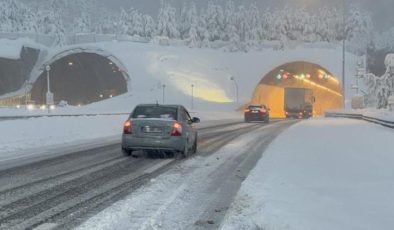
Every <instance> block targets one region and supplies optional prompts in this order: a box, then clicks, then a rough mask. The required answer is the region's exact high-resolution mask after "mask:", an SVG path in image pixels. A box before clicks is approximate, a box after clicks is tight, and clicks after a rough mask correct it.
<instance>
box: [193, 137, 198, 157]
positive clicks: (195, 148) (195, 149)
mask: <svg viewBox="0 0 394 230" xmlns="http://www.w3.org/2000/svg"><path fill="white" fill-rule="evenodd" d="M196 153H197V137H196V140H195V141H194V144H193V148H192V154H196Z"/></svg>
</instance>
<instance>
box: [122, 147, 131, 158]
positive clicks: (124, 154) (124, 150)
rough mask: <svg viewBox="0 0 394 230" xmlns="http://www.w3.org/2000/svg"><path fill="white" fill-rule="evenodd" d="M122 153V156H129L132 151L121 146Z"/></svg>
mask: <svg viewBox="0 0 394 230" xmlns="http://www.w3.org/2000/svg"><path fill="white" fill-rule="evenodd" d="M122 153H123V156H125V157H129V156H131V154H132V153H133V151H131V150H128V149H124V148H122Z"/></svg>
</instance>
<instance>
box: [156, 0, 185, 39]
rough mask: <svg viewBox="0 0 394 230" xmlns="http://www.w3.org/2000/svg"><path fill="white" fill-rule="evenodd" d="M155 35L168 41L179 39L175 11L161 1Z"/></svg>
mask: <svg viewBox="0 0 394 230" xmlns="http://www.w3.org/2000/svg"><path fill="white" fill-rule="evenodd" d="M157 20H158V24H157V31H156V34H157V35H158V36H163V37H168V38H170V39H177V38H179V36H180V34H179V31H178V26H177V18H176V10H175V8H174V7H172V6H171V5H170V4H169V3H166V2H164V1H161V7H160V10H159V16H158V19H157Z"/></svg>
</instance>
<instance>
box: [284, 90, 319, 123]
mask: <svg viewBox="0 0 394 230" xmlns="http://www.w3.org/2000/svg"><path fill="white" fill-rule="evenodd" d="M284 93H285V96H284V100H285V101H284V107H285V108H284V111H285V115H286V118H299V119H305V118H310V117H312V116H313V103H314V102H315V97H314V96H313V90H312V89H307V88H285V89H284Z"/></svg>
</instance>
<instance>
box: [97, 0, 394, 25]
mask: <svg viewBox="0 0 394 230" xmlns="http://www.w3.org/2000/svg"><path fill="white" fill-rule="evenodd" d="M99 1H101V2H102V4H105V5H106V6H107V7H111V8H114V9H116V8H120V7H126V8H128V7H131V6H134V7H135V8H137V9H140V10H141V11H142V12H145V13H149V14H152V15H157V11H158V8H159V6H160V0H110V1H108V0H99ZM185 1H186V2H190V1H193V0H170V2H172V3H173V5H174V6H176V5H182V3H183V2H185ZM208 1H209V0H194V2H196V4H197V5H199V6H205V5H206V4H207V2H208ZM225 1H226V0H214V2H219V3H224V2H225ZM342 1H346V2H347V3H348V4H351V3H355V4H360V5H361V6H362V7H363V8H365V9H368V10H370V11H371V13H372V16H373V20H374V24H375V27H376V28H377V29H379V30H384V29H387V28H391V27H394V13H393V11H394V0H234V2H236V3H237V2H238V3H242V4H249V3H250V2H256V3H257V4H258V5H259V7H260V8H261V9H264V8H266V7H274V8H275V7H281V6H283V5H285V4H286V3H290V4H294V5H295V6H305V7H306V8H308V9H311V10H313V9H316V8H319V7H322V6H323V5H327V4H328V5H333V6H338V7H341V6H342Z"/></svg>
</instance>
